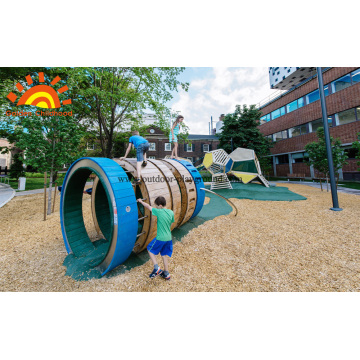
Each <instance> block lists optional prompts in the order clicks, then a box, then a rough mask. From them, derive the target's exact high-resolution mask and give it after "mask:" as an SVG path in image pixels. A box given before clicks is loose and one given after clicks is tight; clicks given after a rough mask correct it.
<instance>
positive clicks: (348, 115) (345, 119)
mask: <svg viewBox="0 0 360 360" xmlns="http://www.w3.org/2000/svg"><path fill="white" fill-rule="evenodd" d="M335 119H336V120H335V121H336V125H344V124H348V123H351V122H353V121H356V117H355V109H349V110H345V111H342V112H339V113H338V114H335Z"/></svg>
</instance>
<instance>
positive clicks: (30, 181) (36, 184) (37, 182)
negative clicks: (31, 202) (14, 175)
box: [9, 176, 64, 191]
mask: <svg viewBox="0 0 360 360" xmlns="http://www.w3.org/2000/svg"><path fill="white" fill-rule="evenodd" d="M63 180H64V176H61V177H60V176H58V179H57V181H56V182H57V185H61V184H62V182H63ZM9 185H10V186H11V187H12V188H13V189H14V190H17V189H18V181H17V180H16V179H10V181H9ZM48 185H49V178H48ZM48 187H49V186H47V188H48ZM43 188H44V178H42V179H41V178H26V183H25V191H27V190H36V189H43Z"/></svg>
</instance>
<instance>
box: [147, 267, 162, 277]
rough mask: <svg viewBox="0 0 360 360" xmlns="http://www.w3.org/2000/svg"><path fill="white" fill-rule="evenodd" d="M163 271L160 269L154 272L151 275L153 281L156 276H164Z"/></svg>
mask: <svg viewBox="0 0 360 360" xmlns="http://www.w3.org/2000/svg"><path fill="white" fill-rule="evenodd" d="M162 273H163V271H162V270H161V269H160V268H158V269H157V270H155V269H154V270H153V271H152V273H151V274H150V275H149V278H150V279H153V278H154V277H155V276H158V275H162Z"/></svg>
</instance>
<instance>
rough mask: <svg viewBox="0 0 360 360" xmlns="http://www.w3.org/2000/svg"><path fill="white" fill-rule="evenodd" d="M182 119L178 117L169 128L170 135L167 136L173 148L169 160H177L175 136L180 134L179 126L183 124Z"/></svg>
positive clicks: (176, 140) (180, 116)
mask: <svg viewBox="0 0 360 360" xmlns="http://www.w3.org/2000/svg"><path fill="white" fill-rule="evenodd" d="M183 120H184V117H183V116H182V115H178V117H177V118H176V120H175V121H174V124H173V126H172V128H171V131H170V134H169V141H170V143H174V148H173V149H172V152H171V158H174V157H175V159H177V158H178V139H177V136H178V134H179V132H180V125H181V123H182V122H183Z"/></svg>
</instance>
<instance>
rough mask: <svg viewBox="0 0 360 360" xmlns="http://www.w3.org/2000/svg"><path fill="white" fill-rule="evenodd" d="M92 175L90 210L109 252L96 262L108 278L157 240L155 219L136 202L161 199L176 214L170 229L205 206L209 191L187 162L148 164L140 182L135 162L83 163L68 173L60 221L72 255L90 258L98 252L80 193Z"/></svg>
mask: <svg viewBox="0 0 360 360" xmlns="http://www.w3.org/2000/svg"><path fill="white" fill-rule="evenodd" d="M91 173H94V174H95V175H96V178H95V180H94V184H93V189H92V194H91V209H92V215H93V220H94V225H95V229H96V230H97V232H98V233H99V234H100V233H102V236H103V237H104V239H105V240H106V246H107V248H106V253H105V254H104V255H103V256H102V257H101V258H100V259H99V260H98V261H97V262H96V263H94V267H98V268H99V270H100V271H101V274H102V275H104V274H106V273H107V272H108V271H110V270H112V269H114V268H115V267H116V266H118V265H120V264H122V263H123V262H124V261H125V260H126V259H127V258H128V257H129V256H130V254H131V252H135V253H139V252H141V251H143V250H145V249H146V247H147V245H148V244H149V243H150V241H151V240H152V239H153V238H154V237H155V236H156V229H157V227H156V221H157V220H156V217H155V216H153V215H152V214H151V212H150V211H149V210H147V209H146V208H144V207H143V206H142V205H141V204H139V203H138V202H137V201H136V200H137V199H139V198H141V199H145V200H144V201H145V202H146V203H148V204H150V205H151V206H153V207H154V206H155V199H156V198H157V197H158V196H163V197H164V198H165V199H166V204H167V205H166V208H168V209H171V210H173V211H174V218H175V222H174V223H173V224H172V228H171V229H174V228H176V227H179V226H181V225H183V224H184V223H186V222H187V221H189V220H190V219H191V218H193V217H195V216H196V215H197V214H198V213H199V212H200V210H201V209H202V207H203V204H204V200H205V191H204V190H201V188H204V183H203V181H202V177H201V175H200V174H199V172H198V171H197V169H196V168H195V167H194V166H193V165H192V164H191V163H189V162H187V161H183V160H170V159H163V160H148V164H147V166H146V167H144V168H142V170H141V178H142V181H141V183H140V184H139V185H136V186H135V185H133V184H132V182H131V180H132V178H133V177H137V171H136V159H125V160H120V159H112V160H111V159H105V158H81V159H78V160H77V161H75V162H74V163H73V164H72V165H71V167H70V168H69V170H68V172H67V174H66V176H65V179H64V183H63V190H62V192H61V201H60V222H61V229H62V233H63V237H64V242H65V247H66V250H67V252H68V253H73V254H74V255H75V256H77V257H78V256H87V254H89V253H90V252H92V251H94V250H96V249H95V247H94V245H93V243H92V242H91V240H90V238H89V236H88V234H87V232H86V229H85V225H84V219H83V217H82V194H83V189H84V186H85V183H86V180H87V179H88V177H89V175H90V174H91Z"/></svg>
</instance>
